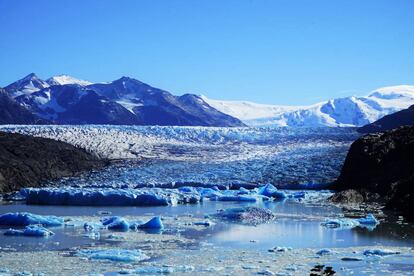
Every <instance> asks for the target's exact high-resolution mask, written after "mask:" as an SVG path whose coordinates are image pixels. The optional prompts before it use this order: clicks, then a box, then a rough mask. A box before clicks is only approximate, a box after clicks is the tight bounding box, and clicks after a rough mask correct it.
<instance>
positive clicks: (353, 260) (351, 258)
mask: <svg viewBox="0 0 414 276" xmlns="http://www.w3.org/2000/svg"><path fill="white" fill-rule="evenodd" d="M341 260H342V261H345V262H359V261H362V258H359V257H343V258H341Z"/></svg>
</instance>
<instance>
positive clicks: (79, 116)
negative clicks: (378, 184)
mask: <svg viewBox="0 0 414 276" xmlns="http://www.w3.org/2000/svg"><path fill="white" fill-rule="evenodd" d="M4 92H5V94H4V96H6V97H8V98H7V100H8V102H7V103H5V104H7V108H8V109H11V108H12V107H15V108H18V109H20V110H24V113H25V114H27V117H29V115H31V116H32V117H35V118H36V119H35V121H36V120H37V121H39V122H42V123H44V122H48V123H54V124H116V125H181V126H220V127H234V126H245V125H244V124H243V123H242V122H241V121H240V120H239V119H237V118H234V117H232V116H230V115H227V114H224V113H222V112H220V111H218V110H216V109H215V108H213V107H211V106H210V105H208V104H207V103H206V102H205V101H204V100H203V99H202V98H201V97H200V96H197V95H193V94H185V95H182V96H174V95H173V94H171V93H170V92H168V91H164V90H161V89H158V88H154V87H152V86H150V85H148V84H145V83H143V82H140V81H138V80H136V79H133V78H129V77H122V78H120V79H118V80H115V81H112V82H108V83H91V82H88V81H84V80H78V79H75V78H73V77H70V76H66V75H61V76H56V77H52V78H49V79H47V80H42V79H40V78H39V77H37V76H36V74H34V73H31V74H29V75H27V76H26V77H24V78H22V79H20V80H18V81H16V82H14V83H12V84H10V85H8V86H6V87H4ZM16 103H17V104H16ZM0 108H5V107H3V106H0ZM28 120H29V118H27V120H26V121H25V120H13V118H10V116H9V120H4V121H3V123H10V124H13V123H15V124H20V123H27V122H29V121H28Z"/></svg>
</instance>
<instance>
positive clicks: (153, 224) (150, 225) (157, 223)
mask: <svg viewBox="0 0 414 276" xmlns="http://www.w3.org/2000/svg"><path fill="white" fill-rule="evenodd" d="M138 228H141V229H163V228H164V225H163V223H162V221H161V218H160V217H159V216H156V217H153V218H152V219H150V220H149V221H147V222H146V223H144V224H141V225H138Z"/></svg>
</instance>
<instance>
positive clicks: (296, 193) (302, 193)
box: [292, 191, 306, 198]
mask: <svg viewBox="0 0 414 276" xmlns="http://www.w3.org/2000/svg"><path fill="white" fill-rule="evenodd" d="M292 197H293V198H305V197H306V193H305V192H303V191H302V192H294V193H293V194H292Z"/></svg>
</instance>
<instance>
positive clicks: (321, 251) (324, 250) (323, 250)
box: [316, 248, 332, 256]
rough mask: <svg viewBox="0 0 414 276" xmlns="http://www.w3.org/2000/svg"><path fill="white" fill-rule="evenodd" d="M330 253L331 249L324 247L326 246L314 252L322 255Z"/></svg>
mask: <svg viewBox="0 0 414 276" xmlns="http://www.w3.org/2000/svg"><path fill="white" fill-rule="evenodd" d="M331 253H332V251H331V250H329V249H326V248H323V249H321V250H319V251H317V252H316V255H319V256H323V255H329V254H331Z"/></svg>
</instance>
